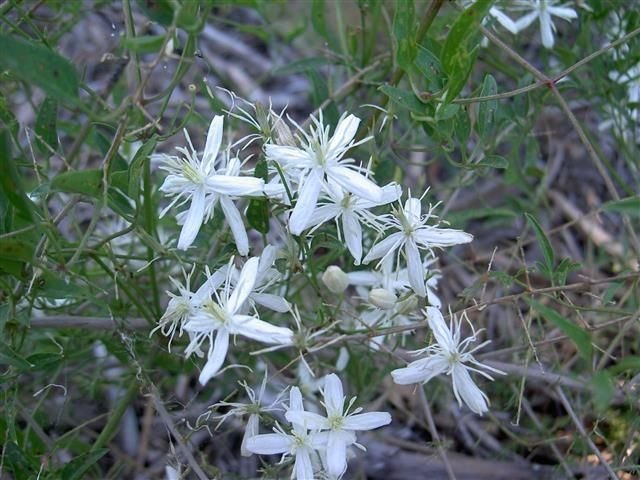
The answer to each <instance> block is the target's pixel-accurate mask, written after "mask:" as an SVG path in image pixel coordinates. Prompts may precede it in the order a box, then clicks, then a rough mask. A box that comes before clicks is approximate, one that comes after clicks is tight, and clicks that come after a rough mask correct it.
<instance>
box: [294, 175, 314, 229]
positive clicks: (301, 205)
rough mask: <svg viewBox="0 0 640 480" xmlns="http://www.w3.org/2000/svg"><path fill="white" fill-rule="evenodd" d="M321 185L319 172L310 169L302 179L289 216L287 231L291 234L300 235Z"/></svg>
mask: <svg viewBox="0 0 640 480" xmlns="http://www.w3.org/2000/svg"><path fill="white" fill-rule="evenodd" d="M321 187H322V179H321V178H320V174H319V173H318V172H317V171H315V170H312V171H311V172H310V173H309V175H307V178H305V180H304V183H303V185H302V188H301V189H300V193H299V196H298V201H297V202H296V206H295V207H294V208H293V212H291V217H289V231H290V232H291V233H292V234H293V235H300V234H301V233H302V231H303V230H304V229H305V228H306V226H307V221H308V220H309V216H310V215H311V214H312V213H313V211H314V209H315V208H316V203H317V202H318V195H319V194H320V188H321Z"/></svg>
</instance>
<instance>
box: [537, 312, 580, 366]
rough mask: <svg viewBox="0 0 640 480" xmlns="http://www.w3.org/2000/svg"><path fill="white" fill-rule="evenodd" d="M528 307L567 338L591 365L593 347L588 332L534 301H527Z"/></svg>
mask: <svg viewBox="0 0 640 480" xmlns="http://www.w3.org/2000/svg"><path fill="white" fill-rule="evenodd" d="M529 305H530V306H531V308H533V309H535V310H536V311H537V312H538V313H540V314H541V315H542V316H543V317H544V318H546V319H547V320H548V321H550V322H551V323H553V324H554V325H555V326H556V327H557V328H559V329H560V331H561V332H562V333H564V334H565V335H566V336H567V337H569V338H570V339H571V340H572V341H573V343H575V345H576V347H577V348H578V353H579V354H580V356H581V357H582V358H584V359H585V360H586V361H587V362H589V363H591V357H592V355H593V345H591V335H590V334H589V332H587V331H586V330H584V329H582V328H580V327H579V326H578V325H576V324H575V323H572V322H570V321H569V320H567V319H566V318H564V317H563V316H562V315H560V314H559V313H558V312H556V311H555V310H552V309H550V308H548V307H545V306H544V305H542V304H541V303H538V302H536V301H535V300H529Z"/></svg>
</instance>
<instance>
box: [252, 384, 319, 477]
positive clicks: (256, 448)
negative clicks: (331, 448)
mask: <svg viewBox="0 0 640 480" xmlns="http://www.w3.org/2000/svg"><path fill="white" fill-rule="evenodd" d="M289 412H303V413H304V406H303V404H302V394H301V393H300V390H299V389H298V387H293V388H291V392H290V393H289V410H288V412H287V413H289ZM292 423H293V422H292ZM273 431H274V432H275V433H268V434H263V435H256V436H254V437H251V438H249V439H248V440H247V443H246V448H247V450H248V451H249V452H253V453H257V454H260V455H275V454H279V453H282V454H283V455H282V461H284V459H285V458H286V457H287V456H289V455H290V456H293V457H295V462H294V466H293V472H292V474H291V478H292V479H298V480H311V479H313V478H315V477H314V475H313V463H314V460H317V453H316V450H317V449H319V448H322V447H323V444H322V442H321V441H320V438H319V437H318V434H316V433H310V432H309V431H308V429H307V428H306V427H305V426H304V425H303V424H300V423H293V427H292V429H291V432H290V433H286V432H285V431H284V430H283V429H282V427H280V425H276V427H275V428H274V429H273ZM314 457H315V458H314ZM315 463H317V461H316V462H315Z"/></svg>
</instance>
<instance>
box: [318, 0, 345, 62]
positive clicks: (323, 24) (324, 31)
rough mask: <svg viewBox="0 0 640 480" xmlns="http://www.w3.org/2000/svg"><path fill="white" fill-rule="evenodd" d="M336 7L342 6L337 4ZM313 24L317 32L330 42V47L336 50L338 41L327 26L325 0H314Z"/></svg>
mask: <svg viewBox="0 0 640 480" xmlns="http://www.w3.org/2000/svg"><path fill="white" fill-rule="evenodd" d="M336 8H340V6H339V5H336ZM311 25H312V26H313V29H314V30H315V31H316V33H317V34H318V35H320V36H321V37H322V38H324V39H325V40H326V42H327V43H328V44H329V47H330V48H331V49H332V50H335V49H336V47H337V42H336V39H335V35H333V34H332V33H331V32H329V29H328V28H327V15H326V13H325V2H324V0H312V2H311Z"/></svg>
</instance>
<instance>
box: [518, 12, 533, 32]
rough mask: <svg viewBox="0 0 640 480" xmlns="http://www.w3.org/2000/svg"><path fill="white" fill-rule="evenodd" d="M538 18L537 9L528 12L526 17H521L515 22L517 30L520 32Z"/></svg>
mask: <svg viewBox="0 0 640 480" xmlns="http://www.w3.org/2000/svg"><path fill="white" fill-rule="evenodd" d="M536 18H538V12H537V11H536V10H534V11H532V12H529V13H527V14H526V15H525V16H524V17H521V18H519V19H518V20H516V21H515V22H514V25H515V27H516V31H518V32H520V31H522V30H524V29H525V28H527V27H528V26H529V25H531V24H532V23H533V21H534V20H535V19H536Z"/></svg>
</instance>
